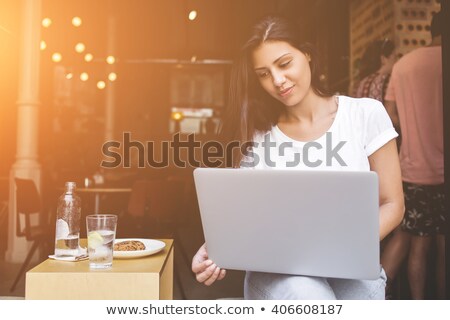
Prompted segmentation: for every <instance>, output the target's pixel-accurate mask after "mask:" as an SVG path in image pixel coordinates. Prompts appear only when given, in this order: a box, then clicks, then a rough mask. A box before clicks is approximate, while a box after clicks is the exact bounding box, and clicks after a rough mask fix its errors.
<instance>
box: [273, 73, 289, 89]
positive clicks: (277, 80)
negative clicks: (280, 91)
mask: <svg viewBox="0 0 450 320" xmlns="http://www.w3.org/2000/svg"><path fill="white" fill-rule="evenodd" d="M272 78H273V84H274V85H275V86H276V87H281V86H282V85H283V84H284V83H285V82H286V78H285V77H284V75H283V74H282V73H273V74H272Z"/></svg>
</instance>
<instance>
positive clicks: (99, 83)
mask: <svg viewBox="0 0 450 320" xmlns="http://www.w3.org/2000/svg"><path fill="white" fill-rule="evenodd" d="M105 87H106V83H105V81H99V82H97V88H99V89H100V90H103V89H105Z"/></svg>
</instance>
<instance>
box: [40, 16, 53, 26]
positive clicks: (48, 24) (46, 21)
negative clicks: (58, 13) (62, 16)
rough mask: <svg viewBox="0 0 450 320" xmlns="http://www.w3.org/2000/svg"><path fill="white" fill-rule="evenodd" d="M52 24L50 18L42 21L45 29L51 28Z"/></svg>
mask: <svg viewBox="0 0 450 320" xmlns="http://www.w3.org/2000/svg"><path fill="white" fill-rule="evenodd" d="M51 24H52V20H51V19H50V18H44V19H42V26H43V27H44V28H48V27H50V25H51Z"/></svg>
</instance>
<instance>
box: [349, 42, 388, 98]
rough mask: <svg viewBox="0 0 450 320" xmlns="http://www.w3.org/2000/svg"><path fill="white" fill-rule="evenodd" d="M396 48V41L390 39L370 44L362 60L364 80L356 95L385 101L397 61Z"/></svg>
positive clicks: (362, 76) (361, 72) (361, 73)
mask: <svg viewBox="0 0 450 320" xmlns="http://www.w3.org/2000/svg"><path fill="white" fill-rule="evenodd" d="M394 49H395V46H394V43H393V42H392V41H390V40H389V39H384V40H377V41H375V42H373V43H371V44H370V46H369V47H368V48H367V50H366V52H365V53H364V56H363V58H362V61H361V65H362V66H361V71H360V76H361V78H362V80H361V82H360V83H359V86H358V89H357V90H356V97H358V98H364V97H367V98H373V99H377V100H378V101H381V102H383V103H384V95H385V93H386V89H387V85H388V83H389V78H390V76H391V72H392V67H393V66H394V63H395V50H394Z"/></svg>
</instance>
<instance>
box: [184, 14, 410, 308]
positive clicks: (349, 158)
mask: <svg viewBox="0 0 450 320" xmlns="http://www.w3.org/2000/svg"><path fill="white" fill-rule="evenodd" d="M294 32H295V29H293V28H291V27H290V26H289V24H288V23H287V22H286V21H285V20H282V19H280V18H276V17H268V18H266V19H264V20H262V21H261V22H260V23H258V24H257V25H256V26H255V27H254V29H253V33H252V35H251V37H250V38H249V40H248V41H247V43H246V44H245V45H244V47H243V49H242V51H241V54H240V57H239V58H238V60H237V61H236V62H235V64H234V65H233V70H232V77H231V81H230V86H231V88H230V99H229V101H230V104H229V106H228V110H227V112H228V118H226V120H225V122H224V125H223V130H222V133H223V135H224V136H225V137H226V138H225V140H226V141H239V142H240V145H241V146H242V145H244V143H245V142H248V141H251V142H254V143H255V144H254V145H253V148H252V151H253V152H252V154H258V156H259V159H261V160H262V161H259V162H258V161H256V160H255V158H252V157H251V156H250V153H247V154H244V155H243V154H239V155H238V156H237V157H236V158H233V160H235V161H234V167H239V166H241V167H247V168H248V167H252V169H255V170H260V169H264V170H270V169H272V170H273V169H282V168H287V167H288V165H287V164H289V163H293V161H294V162H295V158H296V154H297V155H298V152H299V150H302V149H303V146H304V145H305V143H308V142H310V141H314V142H315V143H316V144H320V145H322V146H323V145H325V139H326V137H327V136H329V135H332V137H333V141H341V142H342V141H345V144H344V145H343V147H342V149H341V151H342V152H341V157H342V160H343V161H342V162H339V161H333V162H330V163H329V164H327V163H326V161H325V158H326V152H325V150H324V148H317V149H315V148H311V149H310V156H311V158H313V159H317V160H318V161H317V162H316V163H319V164H318V166H316V167H314V168H311V167H309V166H308V165H307V164H305V163H302V162H300V163H298V164H297V165H296V167H295V169H296V170H340V171H370V170H372V171H374V172H376V173H377V174H378V177H379V195H380V211H379V213H380V225H379V234H380V240H381V239H383V238H384V237H385V236H386V235H387V234H389V233H390V232H391V231H392V230H394V228H395V227H397V226H398V225H399V223H400V221H401V217H402V215H403V210H404V207H403V192H402V186H401V176H400V164H399V161H398V154H397V147H396V143H395V138H396V136H397V133H396V132H395V130H394V128H393V126H392V122H391V120H390V119H389V116H388V114H387V112H386V110H385V108H384V107H383V105H382V104H381V103H380V102H379V101H377V100H374V99H368V98H364V99H355V98H350V97H345V96H335V95H333V94H331V93H329V92H328V91H327V90H326V88H324V87H323V84H322V83H321V82H320V77H319V75H320V71H319V67H320V63H319V62H318V57H317V54H316V52H315V50H314V48H313V47H312V46H311V45H309V44H301V43H299V42H298V39H297V38H296V36H295V33H294ZM267 137H268V138H269V139H270V141H271V142H272V143H275V145H277V146H280V145H281V144H285V143H286V142H287V143H290V144H291V145H292V147H289V148H287V149H286V150H285V151H286V152H285V153H284V154H282V155H280V154H276V152H271V153H270V155H266V153H265V151H264V149H265V148H264V147H263V145H264V143H263V142H264V141H265V139H266V138H267ZM256 143H257V144H256ZM274 149H276V148H274ZM274 149H273V150H274ZM238 151H239V150H238ZM267 156H269V158H267ZM253 161H255V162H258V164H255V163H254V162H253ZM272 161H273V162H274V163H275V167H273V166H272V165H271V163H272ZM269 162H270V164H269ZM291 169H292V168H291ZM237 170H244V169H237ZM293 200H294V199H293ZM299 205H301V204H299ZM243 214H245V213H244V212H243ZM293 254H295V253H293ZM280 263H281V262H280ZM192 271H193V272H194V273H195V275H196V279H197V281H199V282H201V283H204V284H205V285H211V284H213V283H214V282H215V281H216V280H221V279H223V278H224V277H225V274H226V272H225V270H223V269H221V268H220V266H217V265H216V264H215V263H214V262H213V261H212V260H211V259H209V257H208V251H207V246H206V244H204V245H203V246H201V247H200V249H199V250H198V252H197V253H196V255H195V256H194V258H193V260H192ZM385 280H386V278H385V274H384V271H383V270H381V272H380V276H379V278H378V279H376V280H354V279H336V278H324V277H311V276H301V275H297V276H294V275H283V274H274V273H265V272H251V271H247V272H246V277H245V282H244V297H245V298H246V299H280V300H283V299H384V288H385Z"/></svg>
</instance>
